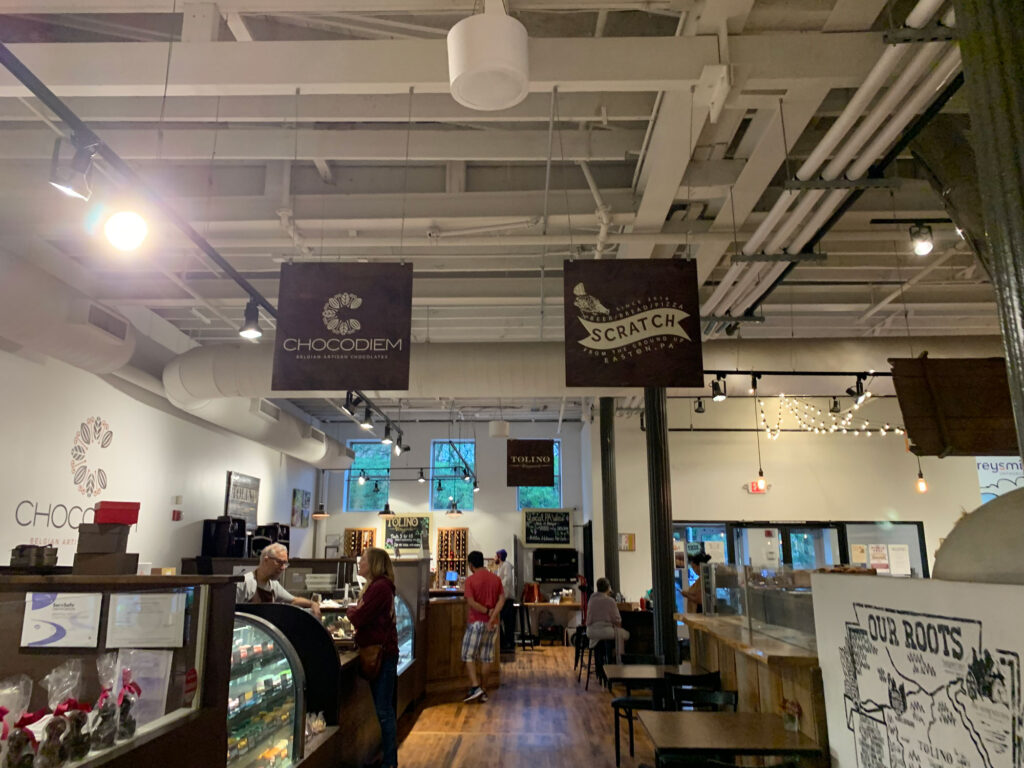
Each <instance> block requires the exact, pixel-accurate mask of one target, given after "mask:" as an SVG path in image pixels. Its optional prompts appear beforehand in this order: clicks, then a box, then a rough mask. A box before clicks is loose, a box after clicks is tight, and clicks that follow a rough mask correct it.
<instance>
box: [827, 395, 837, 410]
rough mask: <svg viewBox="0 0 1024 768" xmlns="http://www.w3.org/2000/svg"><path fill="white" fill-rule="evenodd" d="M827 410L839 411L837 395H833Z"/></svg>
mask: <svg viewBox="0 0 1024 768" xmlns="http://www.w3.org/2000/svg"><path fill="white" fill-rule="evenodd" d="M828 412H829V413H839V398H838V397H833V398H832V405H830V406H829V407H828Z"/></svg>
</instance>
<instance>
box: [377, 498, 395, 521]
mask: <svg viewBox="0 0 1024 768" xmlns="http://www.w3.org/2000/svg"><path fill="white" fill-rule="evenodd" d="M394 514H395V513H394V512H392V511H391V504H389V503H388V502H386V501H385V502H384V509H382V510H381V511H380V512H378V513H377V515H378V516H379V517H393V516H394Z"/></svg>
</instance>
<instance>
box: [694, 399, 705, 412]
mask: <svg viewBox="0 0 1024 768" xmlns="http://www.w3.org/2000/svg"><path fill="white" fill-rule="evenodd" d="M693 412H694V413H704V398H702V397H698V398H697V402H695V403H694V404H693Z"/></svg>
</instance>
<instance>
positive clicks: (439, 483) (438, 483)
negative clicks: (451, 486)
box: [437, 480, 444, 492]
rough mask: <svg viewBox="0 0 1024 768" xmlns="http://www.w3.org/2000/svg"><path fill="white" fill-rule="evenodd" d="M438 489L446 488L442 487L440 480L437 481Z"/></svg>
mask: <svg viewBox="0 0 1024 768" xmlns="http://www.w3.org/2000/svg"><path fill="white" fill-rule="evenodd" d="M437 490H438V492H440V491H443V490H444V488H442V487H441V481H440V480H438V481H437Z"/></svg>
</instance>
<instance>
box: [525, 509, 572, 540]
mask: <svg viewBox="0 0 1024 768" xmlns="http://www.w3.org/2000/svg"><path fill="white" fill-rule="evenodd" d="M523 544H524V545H525V546H527V547H566V546H569V545H570V544H572V510H571V509H524V510H523Z"/></svg>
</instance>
